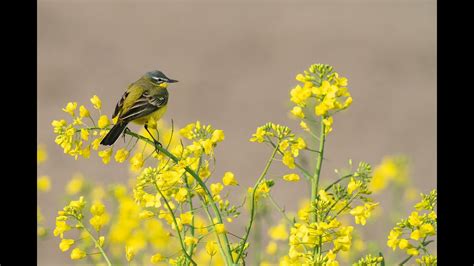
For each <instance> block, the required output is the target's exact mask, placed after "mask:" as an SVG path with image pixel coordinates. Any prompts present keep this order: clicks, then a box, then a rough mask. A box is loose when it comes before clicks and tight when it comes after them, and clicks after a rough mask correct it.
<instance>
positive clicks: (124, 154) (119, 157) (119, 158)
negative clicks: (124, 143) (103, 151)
mask: <svg viewBox="0 0 474 266" xmlns="http://www.w3.org/2000/svg"><path fill="white" fill-rule="evenodd" d="M128 154H129V152H128V150H127V149H125V148H121V149H120V150H118V151H117V152H116V153H115V161H116V162H119V163H123V162H125V160H127V158H128Z"/></svg>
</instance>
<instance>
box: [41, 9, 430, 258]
mask: <svg viewBox="0 0 474 266" xmlns="http://www.w3.org/2000/svg"><path fill="white" fill-rule="evenodd" d="M313 63H327V64H331V65H333V66H334V67H335V69H336V71H337V72H339V73H341V74H342V75H343V76H346V77H347V78H348V79H349V90H350V92H351V93H352V96H353V98H354V103H353V105H352V106H351V107H350V108H349V109H348V110H347V111H345V112H342V113H340V114H338V115H336V116H335V123H334V126H333V128H334V130H333V132H331V134H330V136H329V138H328V141H327V145H326V154H325V157H326V161H325V165H324V169H323V177H322V178H324V179H327V180H331V178H335V176H334V172H333V171H334V169H335V168H341V167H346V166H347V161H348V159H349V158H352V160H353V161H354V162H359V161H360V160H365V161H367V162H369V163H372V164H378V163H379V162H380V161H381V159H382V157H383V156H385V155H390V154H406V155H407V156H409V157H410V159H411V162H412V177H413V185H414V186H415V187H416V188H417V189H418V190H419V191H421V192H428V191H429V190H431V189H432V188H434V187H435V186H436V133H435V132H436V2H435V1H425V0H415V1H395V0H393V1H389V0H386V1H375V0H374V1H367V0H366V1H273V2H270V1H245V2H238V1H227V2H219V1H201V2H199V3H197V2H193V1H175V2H173V1H39V2H38V108H39V109H38V129H37V131H38V143H43V144H45V145H46V148H47V150H48V153H49V160H48V162H47V163H45V164H44V165H41V166H40V167H39V168H38V174H47V175H49V176H50V177H51V180H52V190H51V192H49V193H47V194H39V196H38V204H39V205H40V206H41V208H42V212H43V214H44V216H45V218H46V220H47V224H48V225H50V227H51V228H54V217H55V215H56V211H57V210H59V209H60V208H62V206H64V202H62V199H63V194H64V186H65V184H66V183H67V182H68V181H69V179H70V178H71V176H72V175H73V174H74V173H75V172H81V173H83V174H84V176H85V177H86V178H88V179H91V180H95V181H97V182H100V183H102V184H107V183H112V182H124V183H125V182H127V180H128V178H129V176H128V170H127V164H118V163H115V162H114V161H113V160H112V162H111V163H110V164H109V165H106V166H105V165H103V164H102V163H101V162H100V160H99V159H97V158H96V157H97V155H92V157H93V159H90V160H84V159H79V160H78V161H75V160H74V159H73V158H71V157H70V156H68V155H65V154H63V152H62V150H61V148H59V147H58V146H56V145H55V144H54V134H53V132H52V127H51V121H52V120H53V119H60V118H65V117H66V114H64V113H63V112H62V111H61V109H62V108H63V107H64V106H65V104H66V103H67V102H68V101H77V102H78V103H79V104H84V103H89V99H90V97H91V96H92V95H94V94H97V95H98V96H100V97H101V99H102V101H103V110H104V111H105V112H108V113H112V111H113V107H114V105H115V103H116V101H117V100H118V99H119V98H120V96H121V94H122V93H123V91H124V90H125V88H126V87H127V85H128V84H130V83H131V82H133V81H135V80H136V79H138V78H139V77H140V76H141V75H142V74H144V73H145V72H147V71H150V70H154V69H159V70H162V71H163V72H165V73H166V74H167V75H168V76H169V77H172V78H175V79H178V80H179V81H180V82H179V83H176V84H172V86H170V88H169V91H170V101H169V108H168V112H167V114H166V116H165V117H164V119H165V121H167V122H169V121H170V120H171V119H173V120H174V123H175V124H176V125H177V126H184V125H186V124H187V123H190V122H194V121H196V120H200V121H202V122H204V123H210V124H212V125H213V126H214V127H216V128H219V129H223V130H224V131H225V141H224V142H223V143H222V144H221V145H219V147H218V148H217V151H216V152H217V169H216V174H217V175H216V176H221V174H222V173H223V172H224V171H227V170H230V171H233V172H234V173H235V175H236V177H237V179H238V180H239V182H240V187H239V188H237V189H236V193H235V195H243V193H244V191H246V189H247V187H248V186H251V185H253V183H254V182H255V180H256V178H257V177H258V175H259V174H260V171H261V170H262V168H263V165H264V162H265V161H266V160H267V158H268V156H269V152H270V151H269V150H268V148H267V147H265V146H264V145H259V144H255V143H250V142H249V141H248V139H249V137H250V136H251V134H252V133H253V132H254V131H255V128H256V127H257V126H260V125H262V124H264V123H266V122H268V121H273V122H276V123H282V124H286V125H289V126H290V127H292V128H295V129H297V128H298V123H297V121H296V120H292V119H290V118H289V117H288V112H289V110H290V104H289V91H290V89H291V88H292V87H293V86H294V85H296V83H297V82H296V81H295V79H294V78H295V75H296V74H297V73H300V72H302V71H303V70H305V69H306V68H307V67H308V66H309V65H310V64H313ZM131 129H138V127H137V128H135V126H132V127H131ZM297 131H298V130H297ZM278 170H285V168H284V167H280V165H277V166H276V167H275V168H273V172H275V173H276V172H278ZM285 171H287V170H285ZM307 190H308V189H307V188H306V187H304V185H303V183H302V182H300V183H289V184H284V185H279V186H277V187H276V188H275V190H274V191H273V193H274V195H275V198H276V199H277V200H278V201H279V202H281V203H282V205H285V206H286V207H287V208H288V209H294V208H296V206H297V204H298V202H299V199H300V198H303V197H304V196H307ZM238 198H239V197H235V199H238ZM378 198H379V199H380V200H381V201H383V198H384V197H383V196H379V197H378ZM384 204H390V202H387V203H384ZM386 206H390V205H386ZM384 211H386V212H388V211H389V210H386V209H385V210H384ZM401 213H402V214H403V215H404V216H407V215H408V214H409V210H405V211H403V210H402V212H401ZM400 218H401V217H400ZM275 221H276V220H275ZM391 227H393V224H374V225H370V230H367V232H366V234H365V236H364V238H365V239H371V240H374V241H378V242H380V243H381V246H382V247H384V248H386V245H385V242H386V239H387V234H388V231H389V230H390V228H391ZM38 243H40V242H38ZM58 243H59V240H58V239H57V238H54V237H53V238H51V239H49V240H46V241H44V242H41V244H40V245H38V264H39V265H67V264H70V260H69V258H68V256H69V253H68V252H66V253H62V252H61V251H60V250H59V249H58V247H57V245H58Z"/></svg>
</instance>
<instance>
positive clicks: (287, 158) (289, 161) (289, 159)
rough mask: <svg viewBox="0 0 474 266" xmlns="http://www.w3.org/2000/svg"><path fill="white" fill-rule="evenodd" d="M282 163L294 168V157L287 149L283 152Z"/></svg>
mask: <svg viewBox="0 0 474 266" xmlns="http://www.w3.org/2000/svg"><path fill="white" fill-rule="evenodd" d="M283 164H284V165H286V166H287V167H288V168H290V169H294V168H295V167H296V165H295V159H294V158H293V155H292V154H291V152H289V151H287V152H285V153H284V155H283Z"/></svg>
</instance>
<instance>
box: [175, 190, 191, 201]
mask: <svg viewBox="0 0 474 266" xmlns="http://www.w3.org/2000/svg"><path fill="white" fill-rule="evenodd" d="M174 199H175V200H176V201H177V202H179V203H183V202H185V201H186V200H187V199H188V190H187V189H185V188H179V190H178V192H177V193H176V195H175V196H174Z"/></svg>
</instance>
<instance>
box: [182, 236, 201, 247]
mask: <svg viewBox="0 0 474 266" xmlns="http://www.w3.org/2000/svg"><path fill="white" fill-rule="evenodd" d="M197 242H198V239H197V238H195V237H191V236H186V237H185V238H184V243H185V244H186V246H191V245H194V244H197Z"/></svg>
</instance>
